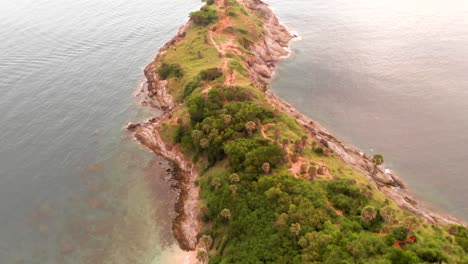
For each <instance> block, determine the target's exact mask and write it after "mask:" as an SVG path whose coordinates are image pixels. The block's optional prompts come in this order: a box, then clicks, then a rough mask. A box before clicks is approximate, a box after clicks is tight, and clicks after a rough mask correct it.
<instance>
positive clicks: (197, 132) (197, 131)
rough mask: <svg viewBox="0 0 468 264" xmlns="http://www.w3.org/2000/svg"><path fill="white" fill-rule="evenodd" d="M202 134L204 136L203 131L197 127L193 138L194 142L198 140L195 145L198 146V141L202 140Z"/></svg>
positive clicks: (193, 132)
mask: <svg viewBox="0 0 468 264" xmlns="http://www.w3.org/2000/svg"><path fill="white" fill-rule="evenodd" d="M202 136H203V132H201V131H200V130H197V129H195V130H193V131H192V139H193V142H196V143H195V145H197V146H198V142H200V139H201V137H202Z"/></svg>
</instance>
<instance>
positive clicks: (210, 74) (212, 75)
mask: <svg viewBox="0 0 468 264" xmlns="http://www.w3.org/2000/svg"><path fill="white" fill-rule="evenodd" d="M221 75H223V72H222V71H221V69H219V68H210V69H206V70H203V71H201V72H200V78H201V79H202V80H203V81H213V80H216V79H217V78H219V77H221Z"/></svg>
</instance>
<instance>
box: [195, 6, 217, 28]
mask: <svg viewBox="0 0 468 264" xmlns="http://www.w3.org/2000/svg"><path fill="white" fill-rule="evenodd" d="M190 19H192V20H193V22H194V23H195V24H197V25H209V24H211V23H213V22H215V21H216V20H218V14H217V12H216V10H215V9H210V8H209V7H207V6H204V7H202V8H201V9H200V10H199V11H195V12H192V13H190Z"/></svg>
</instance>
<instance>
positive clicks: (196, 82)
mask: <svg viewBox="0 0 468 264" xmlns="http://www.w3.org/2000/svg"><path fill="white" fill-rule="evenodd" d="M198 87H200V81H199V80H194V81H191V82H189V83H187V85H185V87H184V98H185V97H187V96H189V95H191V94H192V92H193V91H195V89H197V88H198Z"/></svg>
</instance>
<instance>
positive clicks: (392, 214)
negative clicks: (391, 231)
mask: <svg viewBox="0 0 468 264" xmlns="http://www.w3.org/2000/svg"><path fill="white" fill-rule="evenodd" d="M379 214H380V216H382V219H383V220H384V221H385V223H387V224H393V223H394V222H395V220H396V210H395V209H393V208H392V207H390V206H389V205H387V206H384V207H382V209H380V212H379Z"/></svg>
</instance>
